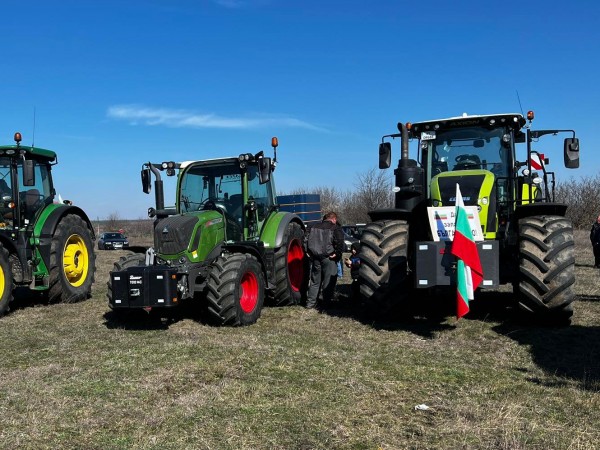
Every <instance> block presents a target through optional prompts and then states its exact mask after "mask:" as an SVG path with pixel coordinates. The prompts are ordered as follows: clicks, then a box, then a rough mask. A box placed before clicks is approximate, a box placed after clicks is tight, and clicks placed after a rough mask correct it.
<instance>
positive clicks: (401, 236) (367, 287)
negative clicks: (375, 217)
mask: <svg viewBox="0 0 600 450" xmlns="http://www.w3.org/2000/svg"><path fill="white" fill-rule="evenodd" d="M407 248H408V223H407V222H406V221H405V220H382V221H378V222H373V223H370V224H368V225H367V226H366V227H365V229H364V230H363V233H362V236H361V239H360V252H359V257H360V270H359V273H358V282H359V286H360V294H361V296H362V298H363V299H364V300H366V301H367V302H369V303H373V304H374V305H375V307H382V306H381V304H382V303H386V304H387V303H388V302H389V300H390V297H391V295H392V294H394V295H396V296H398V295H399V294H400V291H401V290H402V289H403V288H404V284H405V282H406V279H407V270H408V264H407Z"/></svg>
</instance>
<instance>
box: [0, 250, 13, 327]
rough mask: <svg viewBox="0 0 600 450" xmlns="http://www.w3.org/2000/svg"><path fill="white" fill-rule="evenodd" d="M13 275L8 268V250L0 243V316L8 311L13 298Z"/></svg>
mask: <svg viewBox="0 0 600 450" xmlns="http://www.w3.org/2000/svg"><path fill="white" fill-rule="evenodd" d="M13 288H14V283H13V275H12V271H11V270H10V263H9V259H8V251H7V250H6V249H5V248H4V246H3V245H2V244H0V316H3V315H4V314H6V313H7V312H8V311H10V302H12V300H13Z"/></svg>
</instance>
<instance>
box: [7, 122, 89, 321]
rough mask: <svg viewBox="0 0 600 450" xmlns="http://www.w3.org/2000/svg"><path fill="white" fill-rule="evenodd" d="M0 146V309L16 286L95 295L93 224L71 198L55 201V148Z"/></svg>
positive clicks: (61, 296)
mask: <svg viewBox="0 0 600 450" xmlns="http://www.w3.org/2000/svg"><path fill="white" fill-rule="evenodd" d="M15 143H16V145H6V146H0V315H2V314H4V313H6V312H8V311H9V307H10V302H11V301H12V300H13V289H14V288H15V287H26V288H29V289H31V290H33V291H38V292H45V294H46V295H47V300H48V301H50V302H64V303H71V302H76V301H78V300H82V299H85V298H87V297H89V296H90V295H91V289H92V283H93V282H94V272H95V256H94V245H93V242H94V239H95V236H94V230H93V227H92V224H91V222H90V220H89V219H88V217H87V216H86V214H85V213H84V212H83V211H82V210H81V209H80V208H78V207H76V206H73V205H72V204H71V203H70V202H68V201H65V202H61V203H55V197H56V192H55V190H54V185H53V184H52V172H51V168H52V166H53V165H54V164H56V162H57V158H56V153H54V152H52V151H50V150H44V149H42V148H37V147H26V146H23V145H21V134H20V133H15Z"/></svg>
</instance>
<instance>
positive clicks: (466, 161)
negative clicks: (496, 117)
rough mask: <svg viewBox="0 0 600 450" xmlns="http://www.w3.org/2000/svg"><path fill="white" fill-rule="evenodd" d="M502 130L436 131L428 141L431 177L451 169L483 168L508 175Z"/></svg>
mask: <svg viewBox="0 0 600 450" xmlns="http://www.w3.org/2000/svg"><path fill="white" fill-rule="evenodd" d="M504 134H505V130H504V129H503V128H494V129H491V130H487V129H485V128H460V129H456V130H443V131H437V132H436V134H435V139H433V140H431V141H430V142H431V145H432V147H431V149H432V176H434V175H437V174H439V173H441V172H446V171H451V170H470V169H484V170H489V171H491V172H492V173H494V175H496V176H497V177H506V176H508V169H507V168H508V156H509V155H508V154H509V152H508V150H509V147H508V144H505V143H503V141H502V136H503V135H504Z"/></svg>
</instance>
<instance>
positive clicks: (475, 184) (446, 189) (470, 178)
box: [438, 175, 485, 206]
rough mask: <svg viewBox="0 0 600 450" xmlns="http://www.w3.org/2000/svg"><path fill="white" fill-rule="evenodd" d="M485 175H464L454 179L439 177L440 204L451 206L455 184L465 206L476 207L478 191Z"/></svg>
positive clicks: (454, 194) (453, 199)
mask: <svg viewBox="0 0 600 450" xmlns="http://www.w3.org/2000/svg"><path fill="white" fill-rule="evenodd" d="M484 178H485V175H464V176H459V175H457V176H455V177H450V176H448V177H439V178H438V183H439V186H440V196H441V197H442V198H441V200H442V204H443V205H445V206H452V205H454V202H455V197H456V183H458V184H459V185H460V193H461V194H462V196H463V200H464V202H465V205H466V206H477V199H478V198H479V191H480V190H481V185H482V184H483V180H484Z"/></svg>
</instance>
